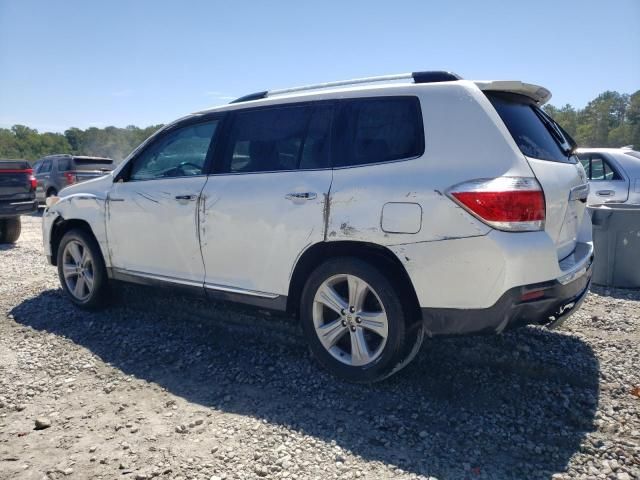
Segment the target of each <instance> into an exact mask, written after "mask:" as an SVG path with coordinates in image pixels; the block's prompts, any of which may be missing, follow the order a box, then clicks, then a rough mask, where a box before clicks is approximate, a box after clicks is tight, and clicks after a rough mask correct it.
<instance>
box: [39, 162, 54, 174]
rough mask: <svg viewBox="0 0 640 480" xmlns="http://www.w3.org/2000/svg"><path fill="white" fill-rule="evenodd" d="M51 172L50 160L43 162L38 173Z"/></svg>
mask: <svg viewBox="0 0 640 480" xmlns="http://www.w3.org/2000/svg"><path fill="white" fill-rule="evenodd" d="M50 171H51V160H45V161H44V162H42V165H41V166H40V170H39V171H38V173H48V172H50Z"/></svg>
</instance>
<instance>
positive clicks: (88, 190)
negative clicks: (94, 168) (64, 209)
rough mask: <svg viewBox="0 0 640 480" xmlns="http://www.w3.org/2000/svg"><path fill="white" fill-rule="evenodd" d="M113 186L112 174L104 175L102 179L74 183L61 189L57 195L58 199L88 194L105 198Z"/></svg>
mask: <svg viewBox="0 0 640 480" xmlns="http://www.w3.org/2000/svg"><path fill="white" fill-rule="evenodd" d="M112 184H113V174H109V175H104V176H102V177H98V178H94V179H92V180H87V181H85V182H81V183H76V184H75V185H69V186H68V187H65V188H63V189H62V190H60V192H59V193H58V196H59V197H60V198H65V197H69V196H71V195H78V194H85V195H86V194H88V195H95V196H97V197H103V198H104V197H106V195H107V192H108V191H109V189H110V188H111V185H112Z"/></svg>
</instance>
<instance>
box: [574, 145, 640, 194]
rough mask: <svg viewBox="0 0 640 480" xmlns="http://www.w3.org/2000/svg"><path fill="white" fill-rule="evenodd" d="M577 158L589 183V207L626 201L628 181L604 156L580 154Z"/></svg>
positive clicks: (600, 154)
mask: <svg viewBox="0 0 640 480" xmlns="http://www.w3.org/2000/svg"><path fill="white" fill-rule="evenodd" d="M579 157H580V162H581V163H582V166H583V167H584V170H585V172H587V176H588V177H589V181H590V182H591V191H590V192H589V204H590V205H596V204H602V203H623V202H626V201H627V199H628V198H629V179H628V178H627V177H626V175H625V174H624V172H623V171H622V170H620V169H619V168H618V167H617V166H616V165H615V164H614V163H613V162H612V161H611V160H610V159H609V158H608V157H607V156H606V155H604V154H602V153H581V154H580V155H579Z"/></svg>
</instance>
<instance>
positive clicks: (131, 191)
mask: <svg viewBox="0 0 640 480" xmlns="http://www.w3.org/2000/svg"><path fill="white" fill-rule="evenodd" d="M217 125H218V120H210V121H206V122H201V123H195V124H187V125H182V126H180V125H178V126H176V127H173V128H171V129H169V130H168V131H167V132H165V133H163V134H161V135H160V136H159V137H158V138H156V139H155V140H154V141H153V142H152V143H151V144H149V145H147V146H146V147H145V148H144V149H143V150H142V151H141V152H140V153H139V154H138V155H136V157H134V158H133V159H132V160H131V161H130V162H129V164H128V165H127V166H126V167H125V168H124V169H123V170H122V172H121V173H119V174H118V175H117V176H116V181H115V182H114V184H113V187H112V189H111V191H110V192H109V199H108V215H107V235H108V243H109V252H110V255H111V264H112V267H113V268H115V269H117V270H119V271H121V272H122V273H129V274H133V275H136V274H137V275H140V274H142V275H143V276H144V275H146V276H149V275H152V276H154V277H157V278H158V279H165V280H168V281H176V280H182V281H184V282H187V283H189V284H202V282H203V280H204V265H203V262H202V255H201V253H200V241H199V237H198V206H199V202H200V194H201V192H202V189H203V187H204V185H205V182H206V179H207V177H206V175H205V161H206V159H207V158H208V157H209V152H210V149H211V146H212V143H213V142H212V138H213V137H214V133H215V131H216V127H217Z"/></svg>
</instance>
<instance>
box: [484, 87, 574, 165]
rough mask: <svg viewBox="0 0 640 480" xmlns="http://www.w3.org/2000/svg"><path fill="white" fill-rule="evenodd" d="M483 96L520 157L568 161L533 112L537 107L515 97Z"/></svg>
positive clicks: (546, 128)
mask: <svg viewBox="0 0 640 480" xmlns="http://www.w3.org/2000/svg"><path fill="white" fill-rule="evenodd" d="M487 97H488V98H489V100H491V103H492V104H493V106H494V108H495V109H496V111H497V112H498V115H500V118H502V121H503V122H504V124H505V125H506V126H507V129H508V130H509V133H511V136H512V137H513V139H514V140H515V142H516V144H517V145H518V148H520V151H521V152H522V153H523V154H524V155H526V156H527V157H532V158H537V159H541V160H551V161H554V162H568V161H569V158H568V156H567V153H566V152H565V151H563V150H562V148H561V147H560V144H559V143H558V141H557V140H556V139H555V138H554V137H553V135H554V134H553V133H552V130H551V128H550V127H548V126H546V125H545V123H544V122H543V120H542V118H541V115H539V114H538V113H536V108H537V107H535V106H534V105H532V104H531V103H529V102H528V101H527V100H525V99H522V98H519V97H518V96H516V95H502V94H498V93H487ZM556 134H557V135H562V134H561V133H556Z"/></svg>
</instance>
